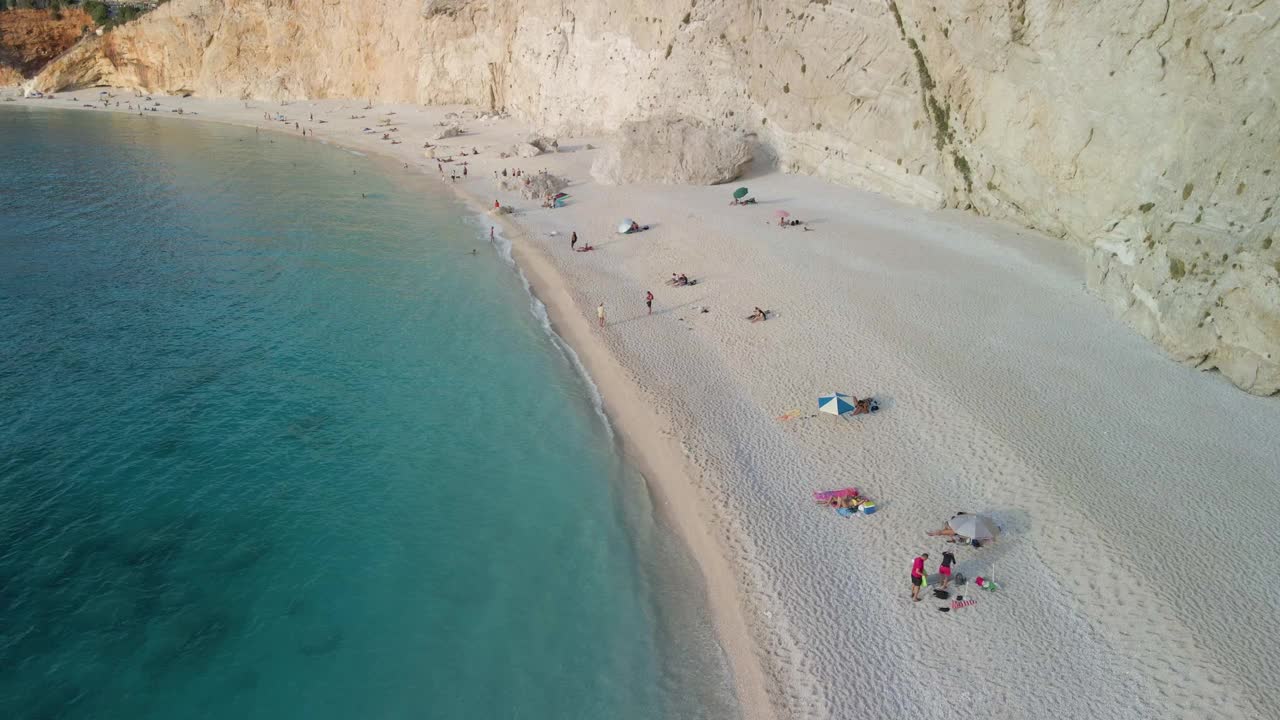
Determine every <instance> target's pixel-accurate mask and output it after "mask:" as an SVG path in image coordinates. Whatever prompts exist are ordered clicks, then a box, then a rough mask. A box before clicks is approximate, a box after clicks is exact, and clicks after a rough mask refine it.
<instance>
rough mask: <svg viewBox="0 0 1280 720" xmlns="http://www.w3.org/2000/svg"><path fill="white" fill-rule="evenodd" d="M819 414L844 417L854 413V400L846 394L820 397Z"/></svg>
mask: <svg viewBox="0 0 1280 720" xmlns="http://www.w3.org/2000/svg"><path fill="white" fill-rule="evenodd" d="M818 412H824V413H830V414H832V415H843V414H845V413H850V412H853V398H852V397H851V396H849V395H845V394H844V393H831V394H830V395H820V396H818Z"/></svg>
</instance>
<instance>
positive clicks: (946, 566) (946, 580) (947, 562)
mask: <svg viewBox="0 0 1280 720" xmlns="http://www.w3.org/2000/svg"><path fill="white" fill-rule="evenodd" d="M955 563H956V556H955V555H954V554H953V553H952V552H951V551H950V550H944V551H943V553H942V565H940V566H938V572H939V573H941V574H942V589H943V590H946V589H947V586H948V585H950V584H951V566H952V565H954V564H955Z"/></svg>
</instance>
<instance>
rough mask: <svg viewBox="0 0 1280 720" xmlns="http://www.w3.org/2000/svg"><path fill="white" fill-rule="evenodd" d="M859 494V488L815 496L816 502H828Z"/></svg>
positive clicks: (821, 493)
mask: <svg viewBox="0 0 1280 720" xmlns="http://www.w3.org/2000/svg"><path fill="white" fill-rule="evenodd" d="M857 494H858V488H844V489H843V490H825V491H823V492H816V493H814V494H813V500H814V502H826V501H828V500H831V499H833V498H842V497H853V496H854V495H857Z"/></svg>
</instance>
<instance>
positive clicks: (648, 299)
mask: <svg viewBox="0 0 1280 720" xmlns="http://www.w3.org/2000/svg"><path fill="white" fill-rule="evenodd" d="M644 306H645V307H647V308H649V314H650V315H652V314H653V292H652V291H650V290H645V291H644Z"/></svg>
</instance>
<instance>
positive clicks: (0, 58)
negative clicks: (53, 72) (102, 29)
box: [0, 8, 94, 85]
mask: <svg viewBox="0 0 1280 720" xmlns="http://www.w3.org/2000/svg"><path fill="white" fill-rule="evenodd" d="M93 25H94V23H93V19H92V18H90V17H89V14H88V13H86V12H84V11H83V10H80V9H78V8H76V9H72V8H67V9H64V10H61V11H60V12H58V13H56V14H55V13H51V12H49V11H48V10H32V9H26V10H6V11H4V12H0V84H3V85H10V84H14V83H18V82H21V81H22V80H23V79H25V78H29V77H32V76H33V75H35V74H36V72H37V71H39V70H40V69H41V68H43V67H44V66H45V65H46V64H47V63H48V62H49V61H51V60H53V59H54V58H56V57H58V56H59V55H61V54H62V53H64V52H66V50H67V49H68V48H70V47H71V46H72V45H74V44H75V43H76V41H77V40H79V39H80V36H81V35H82V34H83V33H84V31H85V29H86V28H90V27H93Z"/></svg>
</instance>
